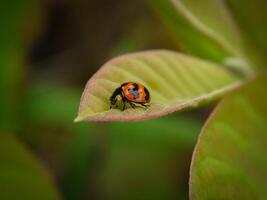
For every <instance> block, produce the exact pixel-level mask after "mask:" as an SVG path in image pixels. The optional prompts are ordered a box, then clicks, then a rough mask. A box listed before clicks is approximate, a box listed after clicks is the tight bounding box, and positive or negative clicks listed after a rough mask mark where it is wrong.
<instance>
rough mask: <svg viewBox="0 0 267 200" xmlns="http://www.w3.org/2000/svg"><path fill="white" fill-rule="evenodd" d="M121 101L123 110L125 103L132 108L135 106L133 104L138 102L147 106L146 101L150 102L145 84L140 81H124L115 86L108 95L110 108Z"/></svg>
mask: <svg viewBox="0 0 267 200" xmlns="http://www.w3.org/2000/svg"><path fill="white" fill-rule="evenodd" d="M119 102H122V104H123V108H122V110H125V107H126V103H129V105H130V106H131V107H132V108H135V107H136V105H135V104H140V105H142V106H144V107H148V106H149V105H148V104H147V103H149V102H150V94H149V92H148V90H147V89H146V87H145V86H143V85H142V84H140V83H134V82H126V83H123V84H122V85H121V86H120V87H119V88H117V89H116V90H115V91H114V92H113V94H112V95H111V97H110V104H111V105H110V108H113V107H114V106H115V107H117V108H118V105H117V104H118V103H119Z"/></svg>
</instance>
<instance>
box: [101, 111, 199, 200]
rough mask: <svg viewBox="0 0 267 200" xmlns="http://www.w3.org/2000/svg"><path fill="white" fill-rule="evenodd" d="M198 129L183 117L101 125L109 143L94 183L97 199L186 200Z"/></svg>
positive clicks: (194, 123)
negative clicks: (99, 184) (96, 187)
mask: <svg viewBox="0 0 267 200" xmlns="http://www.w3.org/2000/svg"><path fill="white" fill-rule="evenodd" d="M201 124H202V122H201V121H199V120H196V119H194V118H192V116H181V115H179V116H175V117H174V116H168V117H166V118H160V119H154V120H149V121H143V122H139V123H127V122H125V123H108V124H105V125H107V126H108V129H107V130H108V132H107V134H106V136H107V138H108V139H109V140H108V139H105V140H104V141H106V142H107V144H106V145H105V152H106V153H105V156H104V158H105V160H104V163H105V166H104V167H103V168H101V169H100V171H99V176H100V178H98V177H97V180H101V188H99V191H101V195H103V196H104V197H105V198H104V199H124V200H134V199H135V200H136V199H138V200H147V199H153V200H161V199H188V198H187V196H188V193H187V190H188V183H187V179H188V171H189V166H190V159H191V153H192V149H193V146H194V144H195V142H196V139H197V135H198V133H199V131H200V128H201ZM102 137H103V136H102ZM102 145H103V144H102V143H101V146H102ZM102 162H103V161H102Z"/></svg>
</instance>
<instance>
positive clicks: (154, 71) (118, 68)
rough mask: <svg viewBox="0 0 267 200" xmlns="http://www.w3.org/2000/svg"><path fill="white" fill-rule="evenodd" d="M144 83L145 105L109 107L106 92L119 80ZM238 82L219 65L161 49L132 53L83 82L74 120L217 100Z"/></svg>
mask: <svg viewBox="0 0 267 200" xmlns="http://www.w3.org/2000/svg"><path fill="white" fill-rule="evenodd" d="M128 81H133V82H137V83H141V84H143V85H144V86H145V87H147V88H148V90H149V92H150V96H151V103H150V107H149V108H148V109H144V108H141V107H139V108H136V109H126V110H125V111H120V110H118V109H110V108H109V107H110V96H111V95H112V93H113V92H114V90H115V89H116V88H118V87H119V86H120V85H121V84H122V83H124V82H128ZM239 84H240V81H239V79H238V78H237V77H236V76H235V75H233V74H232V73H231V72H229V71H227V70H226V69H224V68H223V67H221V66H219V65H216V64H214V63H211V62H207V61H204V60H201V59H197V58H193V57H189V56H185V55H183V54H179V53H175V52H172V51H166V50H153V51H146V52H140V53H133V54H128V55H124V56H120V57H118V58H115V59H112V60H111V61H109V62H107V63H106V64H105V65H104V66H103V67H102V68H101V69H100V70H99V71H98V72H97V73H96V74H95V75H94V76H93V77H92V78H91V79H90V80H89V82H88V83H87V85H86V88H85V90H84V93H83V96H82V98H81V103H80V108H79V114H78V117H77V118H76V120H75V121H140V120H144V119H149V118H154V117H158V116H162V115H166V114H168V113H171V112H174V111H176V110H183V109H187V108H194V107H198V106H200V105H202V104H205V103H207V102H209V101H212V100H215V99H218V98H219V97H221V96H222V95H223V94H224V93H225V92H227V91H228V90H230V89H233V88H234V87H236V86H238V85H239Z"/></svg>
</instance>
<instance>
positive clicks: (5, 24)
mask: <svg viewBox="0 0 267 200" xmlns="http://www.w3.org/2000/svg"><path fill="white" fill-rule="evenodd" d="M39 3H40V2H39V1H38V0H37V1H34V0H14V1H8V0H1V6H0V19H1V20H0V27H1V29H0V44H1V45H0V66H1V67H0V93H1V98H0V110H1V112H0V128H1V129H4V130H12V131H17V130H18V128H19V126H20V119H19V117H20V111H21V107H22V105H21V103H22V102H23V100H24V99H23V97H22V96H23V95H24V91H25V84H24V78H25V72H26V70H24V67H25V58H26V57H27V56H26V53H27V52H26V51H27V48H26V47H29V45H30V43H31V42H32V40H33V38H34V36H35V35H36V34H37V33H38V30H37V29H39V26H38V25H39V24H38V23H37V22H39V18H40V14H39V12H40V5H39Z"/></svg>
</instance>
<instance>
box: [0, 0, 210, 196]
mask: <svg viewBox="0 0 267 200" xmlns="http://www.w3.org/2000/svg"><path fill="white" fill-rule="evenodd" d="M0 27H1V30H0V44H1V45H0V92H1V94H0V135H1V138H2V139H1V142H0V152H2V153H0V199H8V200H9V199H27V200H30V199H70V200H72V199H75V200H76V199H95V200H101V199H112V200H113V199H115V200H119V199H123V200H128V199H129V200H131V199H132V200H135V199H138V200H142V199H146V200H147V199H153V200H157V199H187V198H188V178H189V165H190V159H191V154H192V151H193V147H194V145H195V142H196V139H197V135H198V133H199V131H200V128H201V125H202V124H203V122H204V121H205V119H206V118H207V115H208V113H209V109H205V108H204V109H201V110H196V111H194V112H188V113H186V114H172V115H170V116H166V117H163V118H159V119H154V120H149V121H144V122H138V123H79V124H74V123H73V119H74V118H75V117H76V114H77V111H78V105H79V99H80V96H81V94H82V90H83V88H84V86H85V84H86V81H87V80H88V79H89V78H90V77H91V76H92V75H93V74H94V73H95V72H96V71H97V69H98V68H99V67H100V66H101V65H102V64H103V63H104V62H105V61H107V60H108V59H110V58H112V57H113V56H116V55H119V54H122V53H127V52H132V51H139V50H146V49H153V48H166V49H173V50H178V49H179V48H178V47H177V46H176V45H175V42H174V41H173V39H172V38H171V34H170V33H169V32H168V30H167V29H166V28H165V26H164V25H163V24H162V22H161V21H160V20H159V18H158V16H157V15H156V14H155V13H154V12H153V10H152V9H151V8H150V7H149V5H148V4H147V3H146V2H145V1H142V0H135V1H130V0H128V1H125V0H109V1H107V0H106V1H97V0H90V1H83V0H75V1H74V0H63V1H60V0H42V1H41V0H40V1H36V0H14V1H8V0H2V1H1V6H0Z"/></svg>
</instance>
